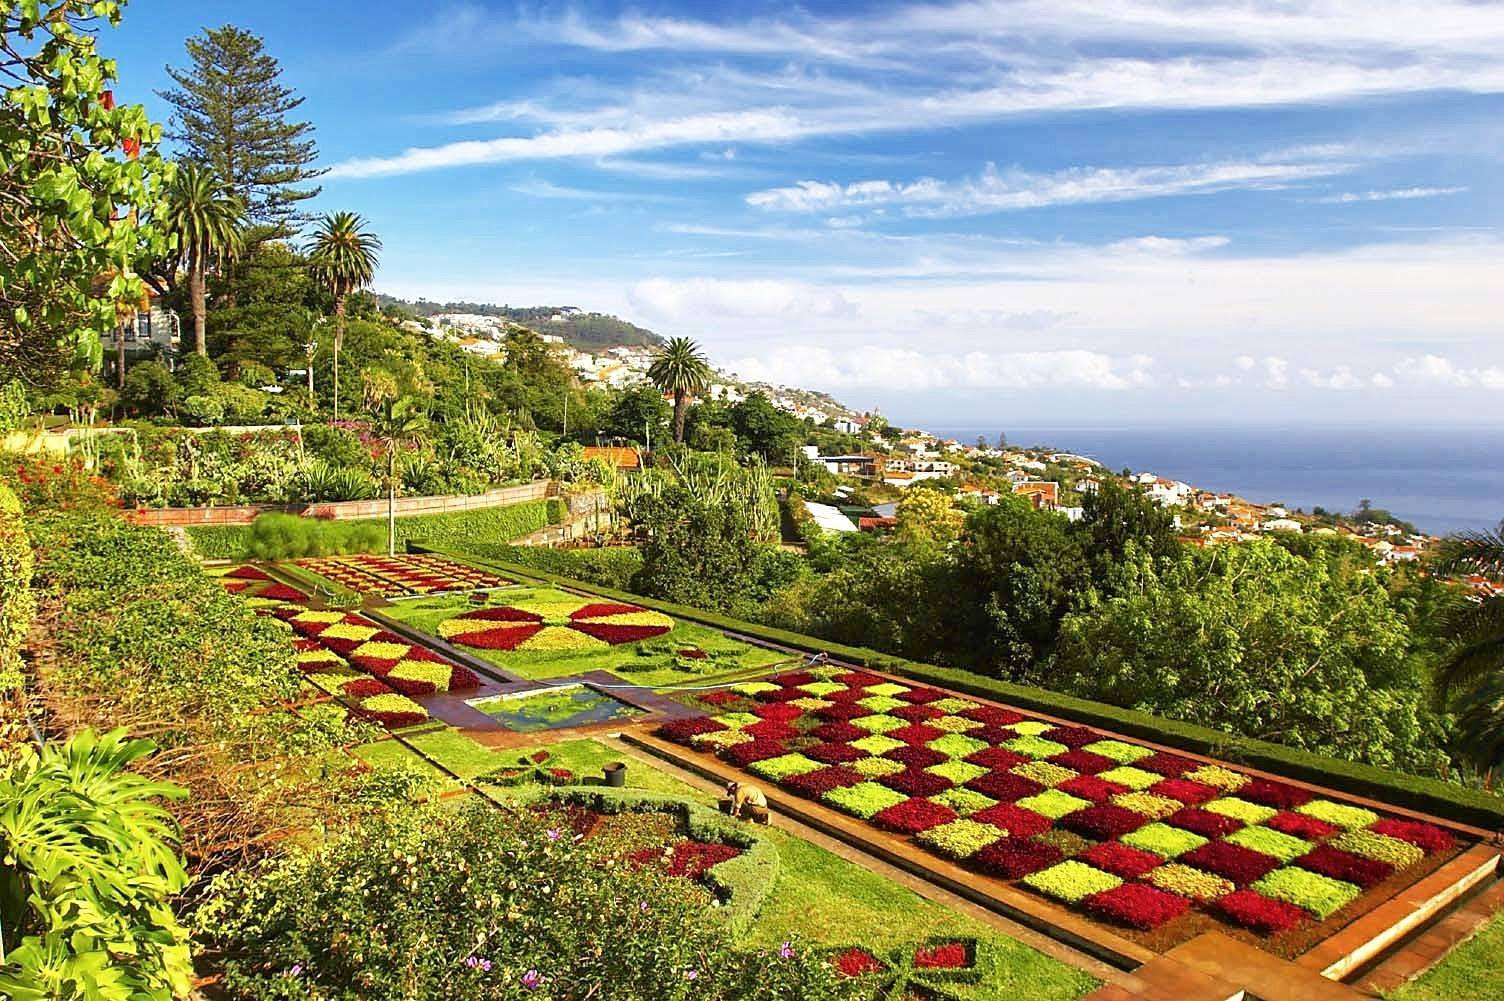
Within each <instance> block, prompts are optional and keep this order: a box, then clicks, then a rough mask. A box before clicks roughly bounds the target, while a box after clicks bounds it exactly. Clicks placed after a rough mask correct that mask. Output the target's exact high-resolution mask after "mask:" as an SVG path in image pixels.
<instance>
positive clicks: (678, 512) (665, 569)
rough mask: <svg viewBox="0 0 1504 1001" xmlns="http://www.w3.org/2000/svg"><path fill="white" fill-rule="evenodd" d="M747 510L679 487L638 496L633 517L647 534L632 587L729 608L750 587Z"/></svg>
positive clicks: (751, 560) (753, 551)
mask: <svg viewBox="0 0 1504 1001" xmlns="http://www.w3.org/2000/svg"><path fill="white" fill-rule="evenodd" d="M747 514H748V512H747V511H746V510H745V509H744V508H743V507H742V506H741V505H738V504H729V503H728V504H708V503H703V502H702V501H700V500H697V499H696V498H695V496H694V495H693V494H692V493H691V492H690V490H689V489H688V488H686V487H683V486H671V487H669V488H667V489H666V490H664V491H663V492H662V493H660V494H658V495H656V496H648V497H643V498H641V499H640V501H639V502H638V504H636V505H635V506H634V513H633V520H634V522H635V524H636V525H637V527H638V528H639V529H640V530H642V531H643V532H645V533H646V534H647V536H648V541H647V544H646V545H644V546H643V547H642V569H641V570H640V571H639V572H638V573H637V575H636V577H634V578H633V590H636V591H640V592H641V593H643V594H647V595H651V596H653V597H657V598H664V599H667V600H669V601H676V602H679V603H680V604H685V605H693V606H695V607H697V608H708V609H711V610H713V611H727V610H729V609H731V608H732V607H733V606H734V605H735V604H736V603H737V602H738V601H739V600H740V599H741V597H742V595H744V594H745V593H747V591H748V590H749V589H750V587H751V585H752V580H751V573H752V568H753V565H754V560H755V559H756V554H757V547H756V545H755V544H754V543H753V541H752V526H751V524H750V523H749V521H748V517H747Z"/></svg>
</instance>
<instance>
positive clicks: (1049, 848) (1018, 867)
mask: <svg viewBox="0 0 1504 1001" xmlns="http://www.w3.org/2000/svg"><path fill="white" fill-rule="evenodd" d="M1061 857H1062V856H1061V852H1060V849H1058V848H1056V847H1055V846H1054V845H1052V844H1050V843H1049V842H1046V841H1036V840H1034V839H1033V838H1016V837H1015V838H1003V839H1002V840H1001V841H994V842H993V843H992V844H990V845H988V846H987V847H986V848H983V849H982V850H981V851H979V852H977V853H976V854H975V855H973V856H972V857H971V860H970V861H971V864H972V865H973V866H975V867H976V868H978V869H980V870H981V871H982V872H985V873H988V874H990V875H993V876H1001V877H1002V878H1004V879H1022V878H1023V877H1024V876H1027V875H1029V873H1031V872H1038V871H1039V870H1040V869H1045V868H1048V867H1049V866H1052V865H1054V864H1055V863H1056V862H1059V861H1060V859H1061Z"/></svg>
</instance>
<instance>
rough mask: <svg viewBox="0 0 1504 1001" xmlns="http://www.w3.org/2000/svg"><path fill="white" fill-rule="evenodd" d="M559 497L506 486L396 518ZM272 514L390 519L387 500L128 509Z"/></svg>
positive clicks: (170, 518)
mask: <svg viewBox="0 0 1504 1001" xmlns="http://www.w3.org/2000/svg"><path fill="white" fill-rule="evenodd" d="M554 496H559V488H558V484H557V483H553V482H551V481H548V480H538V481H536V482H533V483H524V484H522V485H521V486H516V487H502V488H500V489H497V490H487V491H486V492H485V493H480V494H470V495H451V496H442V497H398V498H397V517H399V518H405V517H409V516H411V515H416V514H444V513H446V512H450V511H473V510H476V509H479V508H487V507H504V506H506V505H510V504H521V503H524V502H526V501H535V500H543V499H544V498H546V497H554ZM267 511H283V512H286V513H288V514H297V515H302V516H304V517H307V518H327V519H331V520H335V521H343V520H347V519H357V518H384V517H386V498H384V497H382V498H377V499H375V500H363V501H332V502H328V503H314V504H242V505H232V506H225V507H163V508H138V509H137V510H134V511H127V512H126V518H127V519H129V520H130V521H131V522H133V523H134V524H137V525H155V526H158V527H162V528H166V527H171V526H184V525H249V524H250V523H251V522H253V521H255V520H256V516H257V515H259V514H263V513H265V512H267Z"/></svg>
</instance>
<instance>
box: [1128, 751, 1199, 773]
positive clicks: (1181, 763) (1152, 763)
mask: <svg viewBox="0 0 1504 1001" xmlns="http://www.w3.org/2000/svg"><path fill="white" fill-rule="evenodd" d="M1134 765H1135V766H1136V767H1138V768H1142V769H1143V770H1144V771H1146V772H1154V773H1156V774H1159V775H1163V776H1165V777H1166V778H1172V779H1178V778H1180V777H1181V776H1182V775H1185V774H1186V773H1188V772H1194V771H1195V770H1196V769H1198V768H1200V767H1201V762H1199V761H1192V760H1191V759H1190V758H1182V757H1181V756H1180V755H1178V754H1167V753H1165V752H1164V751H1159V752H1157V753H1155V754H1151V755H1149V756H1148V757H1147V758H1140V759H1138V760H1137V761H1135V762H1134Z"/></svg>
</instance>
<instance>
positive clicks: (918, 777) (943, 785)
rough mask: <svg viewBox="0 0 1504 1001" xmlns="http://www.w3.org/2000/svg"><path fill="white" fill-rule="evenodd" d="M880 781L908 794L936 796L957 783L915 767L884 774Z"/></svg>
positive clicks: (890, 787)
mask: <svg viewBox="0 0 1504 1001" xmlns="http://www.w3.org/2000/svg"><path fill="white" fill-rule="evenodd" d="M878 781H879V782H881V783H882V784H883V785H885V786H887V787H888V788H889V789H895V790H897V791H898V792H901V793H903V794H904V795H906V796H934V795H936V794H937V793H942V792H944V791H945V790H947V789H949V788H950V787H951V786H953V785H954V784H955V783H953V782H952V781H951V780H950V779H943V778H941V777H940V776H938V775H931V774H930V773H929V772H922V771H919V770H918V769H914V768H909V769H906V770H905V771H901V772H894V773H893V774H892V775H884V776H883V777H882V778H880V779H878Z"/></svg>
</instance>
